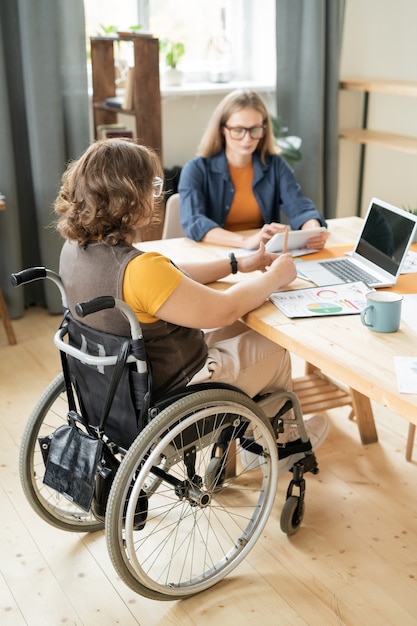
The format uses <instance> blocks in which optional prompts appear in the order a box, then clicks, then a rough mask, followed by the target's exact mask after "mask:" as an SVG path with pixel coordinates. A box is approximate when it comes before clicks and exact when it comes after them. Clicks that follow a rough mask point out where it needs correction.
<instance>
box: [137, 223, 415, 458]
mask: <svg viewBox="0 0 417 626" xmlns="http://www.w3.org/2000/svg"><path fill="white" fill-rule="evenodd" d="M361 222H362V220H361V219H360V218H358V217H349V218H340V219H335V220H329V221H328V223H329V232H330V236H329V240H328V246H327V248H328V249H326V250H325V251H323V253H321V255H322V256H329V257H330V256H337V255H338V254H341V252H342V251H343V250H344V249H346V248H349V247H350V246H351V245H353V243H354V242H355V240H356V237H357V233H358V231H359V229H360V225H361ZM138 247H139V248H140V249H142V250H155V251H158V252H161V253H163V254H166V255H167V256H169V257H170V258H172V259H173V260H176V261H181V260H187V259H190V258H193V259H207V260H208V259H210V258H211V259H212V258H216V257H219V256H224V255H225V254H226V253H227V250H228V249H227V248H221V247H219V246H211V245H209V244H204V243H196V242H193V241H191V240H189V239H186V238H181V239H166V240H158V241H148V242H144V243H141V244H138ZM315 256H316V255H311V256H310V257H309V258H314V257H315ZM237 280H245V275H239V274H237V275H236V276H229V277H227V279H225V280H223V281H220V282H219V283H216V284H215V285H213V287H214V288H216V289H224V288H227V286H229V285H230V284H231V283H232V282H235V281H237ZM415 280H416V275H415V274H412V275H408V276H401V277H400V279H399V281H398V283H397V285H396V287H395V290H397V291H411V290H410V289H409V288H408V287H407V285H409V283H410V282H411V284H414V282H415ZM306 286H309V283H306V282H305V281H302V280H301V279H297V280H296V281H294V283H293V287H294V288H299V287H306ZM414 291H417V289H414ZM243 321H244V322H245V323H246V324H247V325H248V326H249V327H250V328H253V329H254V330H256V331H257V332H259V333H261V334H262V335H264V336H266V337H268V338H269V339H271V340H272V341H275V342H276V343H279V344H280V345H282V346H283V347H285V348H287V350H289V351H290V352H292V353H293V354H296V355H298V356H299V357H301V358H302V359H304V360H305V361H306V363H307V368H306V377H304V378H303V379H302V380H301V381H296V384H295V391H296V392H297V394H299V395H300V392H301V398H300V399H301V404H302V406H303V410H304V412H307V411H306V407H307V409H310V408H312V406H313V403H312V398H311V396H309V394H308V393H307V394H306V396H305V398H304V402H303V393H304V392H303V389H305V385H306V384H307V383H308V382H309V381H310V383H311V385H310V386H309V389H310V390H311V389H313V391H314V386H315V385H319V386H318V389H319V391H320V393H319V394H317V393H316V394H315V395H316V396H317V395H319V396H320V395H321V398H320V397H319V398H317V397H316V398H315V401H316V406H317V407H319V408H321V410H325V406H324V405H325V400H326V394H328V393H330V391H331V389H332V385H333V379H335V381H340V383H342V388H341V389H340V387H339V385H338V384H336V385H333V387H334V389H333V395H332V394H330V396H328V403H330V406H327V408H332V407H334V406H341V405H346V404H350V405H351V406H352V411H353V414H354V415H355V416H356V419H357V423H358V428H359V433H360V437H361V441H362V443H364V444H369V443H372V442H375V441H377V439H378V436H377V432H376V427H375V421H374V417H373V412H372V408H371V403H370V401H371V400H374V401H376V402H378V403H379V404H382V405H384V406H387V407H389V408H390V409H392V410H393V411H394V412H396V413H398V414H399V415H401V416H403V417H405V418H406V419H408V420H409V422H410V423H411V424H413V425H415V424H417V395H411V394H400V393H399V392H398V389H397V382H396V376H395V371H394V363H393V356H395V355H401V356H415V352H416V345H417V341H416V340H417V334H416V333H415V332H414V331H412V330H411V329H410V328H409V327H408V326H407V324H406V323H405V322H401V326H400V330H399V331H398V332H397V333H393V334H377V333H372V332H370V331H369V330H368V329H366V328H365V327H364V326H362V324H361V322H360V319H359V316H357V315H352V316H349V315H346V316H340V317H326V318H307V319H296V320H291V319H289V318H287V317H286V316H284V315H283V314H282V313H281V312H280V311H279V310H278V309H277V308H276V307H275V306H274V305H273V304H272V303H271V302H265V304H263V305H262V306H261V307H259V308H258V309H256V310H255V311H252V312H250V313H248V314H247V315H246V316H245V317H244V319H243ZM323 373H324V374H323ZM325 374H327V375H328V376H326V375H325ZM323 381H324V387H323V388H322V389H321V385H322V383H323ZM300 385H301V386H300ZM343 385H345V386H346V391H344V390H343ZM338 393H339V394H340V395H339V396H338V395H337V394H338ZM308 398H309V399H308ZM320 400H322V401H323V402H322V403H321V404H320ZM308 412H311V411H310V410H308ZM412 433H413V434H414V430H412ZM409 456H410V453H409Z"/></svg>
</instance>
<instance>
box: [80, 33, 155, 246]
mask: <svg viewBox="0 0 417 626" xmlns="http://www.w3.org/2000/svg"><path fill="white" fill-rule="evenodd" d="M90 42H91V68H92V84H93V120H94V128H95V136H97V126H98V125H100V124H115V123H117V122H118V116H119V114H124V115H130V116H133V118H134V124H133V126H134V128H135V137H136V139H137V140H138V141H139V142H140V143H141V144H143V145H145V146H148V147H150V148H153V149H154V150H155V151H156V152H157V154H158V155H159V157H160V159H161V162H162V116H161V92H160V85H159V41H158V39H156V38H155V37H152V36H151V35H140V34H130V33H123V34H122V33H119V35H118V36H117V37H91V39H90ZM121 42H132V46H133V59H134V64H133V73H132V76H133V79H132V108H130V109H123V108H118V107H114V106H108V105H107V104H106V99H107V98H111V97H114V96H116V95H117V89H116V79H117V72H116V65H115V62H116V59H117V55H116V52H117V50H115V48H116V46H117V45H118V44H119V43H121ZM142 234H143V240H149V239H159V238H160V237H161V234H162V224H161V225H160V226H151V227H148V228H145V229H143V231H142Z"/></svg>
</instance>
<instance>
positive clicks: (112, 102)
mask: <svg viewBox="0 0 417 626" xmlns="http://www.w3.org/2000/svg"><path fill="white" fill-rule="evenodd" d="M123 100H124V98H122V96H111V97H110V98H106V99H105V103H106V104H107V106H108V107H114V108H115V109H121V108H122V106H123Z"/></svg>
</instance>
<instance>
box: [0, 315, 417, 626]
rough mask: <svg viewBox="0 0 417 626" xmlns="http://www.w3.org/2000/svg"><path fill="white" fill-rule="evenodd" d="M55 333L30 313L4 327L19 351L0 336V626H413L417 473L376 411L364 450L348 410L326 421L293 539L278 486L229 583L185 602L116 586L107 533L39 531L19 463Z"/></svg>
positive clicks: (397, 426)
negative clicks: (375, 439)
mask: <svg viewBox="0 0 417 626" xmlns="http://www.w3.org/2000/svg"><path fill="white" fill-rule="evenodd" d="M57 324H58V318H56V317H52V316H49V315H48V314H47V313H45V312H43V311H39V310H36V309H33V310H29V311H28V312H27V313H26V314H25V316H24V317H23V318H22V319H21V320H17V321H15V322H13V326H14V329H15V333H16V337H17V342H18V343H17V345H16V346H8V345H7V340H6V334H5V332H4V329H3V326H2V325H0V438H1V459H0V573H1V577H0V624H1V625H2V626H9V625H10V626H21V625H23V624H29V625H30V626H38V625H39V626H58V625H60V624H65V625H71V626H75V625H76V626H81V625H85V626H97V625H98V624H100V626H110V625H114V624H120V625H122V626H131V625H135V624H140V625H141V626H157V625H158V626H162V625H163V626H171V625H174V624H175V625H181V626H191V625H198V626H206V625H210V626H211V625H212V624H215V623H216V624H224V626H229V625H230V624H239V626H246V625H247V626H258V625H259V624H262V626H272V625H274V626H275V625H277V624H279V625H283V626H286V625H290V626H294V625H306V624H308V625H311V626H316V625H319V626H324V625H327V624H329V625H333V624H334V625H336V624H349V625H353V626H360V625H364V626H374V625H378V626H382V625H385V624H395V625H397V626H399V625H401V626H408V625H416V624H417V512H416V499H417V498H416V483H417V462H416V461H413V462H412V463H407V462H406V461H405V458H404V451H405V443H406V434H407V424H406V423H405V421H404V420H402V419H401V418H399V417H397V416H395V415H393V414H391V413H390V412H388V411H387V410H386V409H383V408H382V407H379V406H375V412H376V419H377V427H378V433H379V437H380V442H379V443H377V444H372V445H370V446H365V447H364V446H362V445H361V444H360V442H359V436H358V432H357V427H356V425H355V423H353V422H350V421H349V420H348V418H347V414H348V409H337V410H333V411H332V412H331V413H330V414H329V417H330V421H331V429H330V434H329V436H328V438H327V440H326V442H325V443H324V445H323V446H322V448H321V449H320V451H319V454H318V459H319V462H320V469H321V471H320V473H319V474H318V475H317V476H312V475H307V492H306V512H305V517H304V521H303V524H302V527H301V528H300V529H299V531H298V533H297V534H296V535H295V536H293V537H292V538H288V537H287V536H286V535H284V534H283V533H282V532H281V531H280V528H279V518H280V512H281V507H282V503H283V501H284V497H285V491H286V488H287V486H288V480H287V478H286V479H285V480H284V479H281V480H280V484H279V488H278V492H277V497H276V501H275V505H274V509H273V514H272V516H271V518H270V520H269V521H268V524H267V526H266V529H265V530H264V532H263V535H262V537H261V539H260V540H259V541H258V543H257V544H256V546H255V548H254V549H253V550H252V552H251V553H250V554H249V555H248V557H247V558H246V560H245V561H244V562H243V563H242V564H241V565H240V566H239V567H238V568H237V569H236V570H235V571H234V573H233V574H232V575H231V576H229V577H228V578H227V579H226V580H224V581H223V582H221V583H219V584H218V585H217V586H216V587H215V588H213V589H211V590H209V591H207V592H205V593H203V594H200V595H199V596H195V597H193V598H191V599H187V600H183V601H181V602H166V603H165V602H154V601H151V600H147V599H144V598H142V597H141V596H138V595H136V594H135V593H133V592H132V591H130V589H129V588H127V587H126V586H125V585H124V583H122V582H121V581H120V580H119V579H118V577H117V576H116V574H115V571H114V570H113V567H112V565H111V563H110V560H109V556H108V554H107V550H106V545H105V538H104V536H103V533H95V534H93V535H91V536H83V535H78V534H71V533H65V532H62V531H58V530H55V529H54V528H52V527H50V526H48V525H47V524H46V523H44V522H42V520H40V519H39V518H38V517H37V516H36V514H35V513H34V512H33V511H32V509H31V508H30V507H29V505H28V504H27V502H26V500H25V498H24V496H23V493H22V490H21V487H20V482H19V476H18V467H17V464H18V461H17V458H18V448H19V442H20V439H21V435H22V431H23V428H24V425H25V422H26V419H27V417H28V414H29V413H30V411H31V409H32V407H33V405H34V403H35V401H36V400H37V398H38V397H39V395H40V394H41V392H42V391H43V389H44V388H45V386H46V385H47V383H48V382H49V381H50V380H51V379H52V377H53V376H55V374H56V373H57V372H58V371H59V359H58V354H57V351H56V349H55V348H54V346H53V343H52V334H53V332H54V331H55V329H56V327H57ZM301 365H302V364H301V363H297V362H295V364H294V367H295V371H297V368H298V369H299V368H300V367H301ZM414 456H415V458H417V450H416V451H415V453H414ZM288 476H290V475H289V474H288Z"/></svg>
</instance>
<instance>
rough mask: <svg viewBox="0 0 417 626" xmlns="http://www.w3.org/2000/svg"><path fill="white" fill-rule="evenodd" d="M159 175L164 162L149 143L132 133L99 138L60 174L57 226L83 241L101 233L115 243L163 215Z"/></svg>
mask: <svg viewBox="0 0 417 626" xmlns="http://www.w3.org/2000/svg"><path fill="white" fill-rule="evenodd" d="M155 176H159V177H160V178H162V176H163V173H162V166H161V163H160V160H159V157H158V156H157V154H156V153H155V152H154V151H153V150H151V149H150V148H147V147H145V146H142V145H139V144H138V143H136V142H135V141H133V140H130V139H103V140H99V141H95V142H94V143H92V144H91V145H90V146H89V147H88V148H87V150H85V152H84V153H83V154H82V155H81V156H80V158H79V159H77V160H75V161H73V162H71V163H70V164H69V165H68V167H67V169H66V171H65V172H64V174H63V176H62V185H61V189H60V191H59V193H58V196H57V198H56V200H55V203H54V209H55V213H56V214H57V215H58V219H57V222H56V228H57V230H58V232H59V233H60V234H61V235H62V236H63V237H64V238H65V239H71V240H73V241H77V242H78V243H79V244H80V245H86V244H87V242H88V241H91V240H97V239H99V240H101V241H103V243H106V244H107V245H111V246H114V245H116V244H117V243H119V242H120V241H123V240H125V239H127V238H129V237H132V236H134V234H135V232H136V231H137V230H138V228H140V227H143V226H147V225H149V224H150V223H151V222H158V221H159V219H160V218H159V212H158V210H157V208H158V206H157V205H156V204H155V200H154V198H153V193H152V192H153V186H152V185H153V182H154V178H155Z"/></svg>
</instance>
